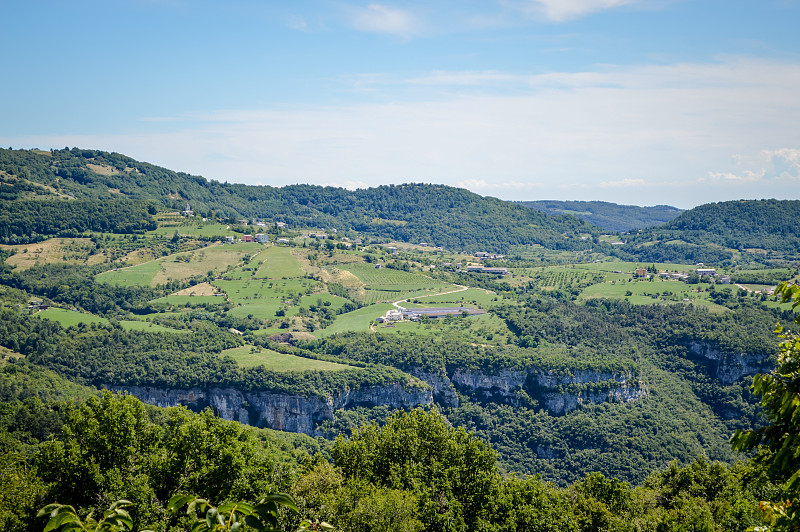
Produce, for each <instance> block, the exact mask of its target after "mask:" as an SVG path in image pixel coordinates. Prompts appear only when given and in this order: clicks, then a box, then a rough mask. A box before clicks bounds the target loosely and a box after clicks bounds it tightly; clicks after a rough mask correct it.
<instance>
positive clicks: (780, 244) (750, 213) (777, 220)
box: [624, 199, 800, 263]
mask: <svg viewBox="0 0 800 532" xmlns="http://www.w3.org/2000/svg"><path fill="white" fill-rule="evenodd" d="M799 228H800V200H774V199H770V200H740V201H724V202H720V203H709V204H706V205H700V206H698V207H695V208H693V209H690V210H688V211H686V212H684V213H682V214H681V215H680V216H678V217H677V218H675V219H674V220H672V221H671V222H669V223H666V224H664V225H662V226H659V227H656V228H651V229H647V230H644V231H642V232H641V233H639V234H636V235H631V236H630V237H626V241H627V245H626V246H625V248H624V251H626V252H628V253H631V254H632V255H634V256H636V257H638V258H639V259H640V260H653V261H667V260H673V259H675V260H680V259H683V258H688V257H691V258H695V259H697V260H698V261H701V262H714V263H721V262H726V261H727V263H731V262H732V261H737V260H739V261H742V260H758V261H761V262H766V263H769V262H773V263H774V262H777V261H781V260H792V261H797V260H798V259H799V258H800V252H798V250H800V229H799ZM703 257H706V259H705V260H703Z"/></svg>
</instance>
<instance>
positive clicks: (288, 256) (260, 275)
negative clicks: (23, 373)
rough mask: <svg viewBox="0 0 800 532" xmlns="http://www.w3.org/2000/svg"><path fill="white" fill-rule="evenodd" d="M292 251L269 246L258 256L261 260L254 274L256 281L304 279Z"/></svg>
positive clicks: (298, 262) (303, 274)
mask: <svg viewBox="0 0 800 532" xmlns="http://www.w3.org/2000/svg"><path fill="white" fill-rule="evenodd" d="M292 251H293V249H292V248H288V247H282V246H271V247H268V248H267V249H265V250H264V251H262V252H261V253H259V254H258V259H259V260H262V261H263V262H262V263H261V265H260V267H259V268H258V270H257V271H256V273H255V277H256V278H257V279H273V280H275V279H283V278H284V277H285V278H287V279H291V278H294V277H304V276H305V272H304V271H303V268H302V266H301V264H300V261H299V260H297V257H295V256H294V255H293V254H292Z"/></svg>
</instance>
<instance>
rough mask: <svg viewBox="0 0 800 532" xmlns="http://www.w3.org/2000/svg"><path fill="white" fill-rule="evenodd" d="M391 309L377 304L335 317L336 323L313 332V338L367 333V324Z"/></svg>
mask: <svg viewBox="0 0 800 532" xmlns="http://www.w3.org/2000/svg"><path fill="white" fill-rule="evenodd" d="M393 308H394V307H393V306H392V305H390V304H388V303H379V304H376V305H370V306H368V307H363V308H360V309H358V310H355V311H353V312H348V313H347V314H341V315H340V316H337V318H336V321H334V322H333V323H332V324H331V325H329V326H328V327H326V328H325V329H322V330H319V331H314V336H318V337H324V336H330V335H332V334H336V333H341V332H347V331H367V330H369V324H370V323H372V321H373V320H375V318H377V317H379V316H383V315H384V314H386V311H387V310H391V309H393Z"/></svg>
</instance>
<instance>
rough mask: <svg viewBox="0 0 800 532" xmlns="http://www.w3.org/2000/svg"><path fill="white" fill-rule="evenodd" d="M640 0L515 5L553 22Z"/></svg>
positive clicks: (541, 0)
mask: <svg viewBox="0 0 800 532" xmlns="http://www.w3.org/2000/svg"><path fill="white" fill-rule="evenodd" d="M641 1H642V0H527V1H525V2H521V3H518V4H517V5H518V6H519V7H520V8H522V9H523V10H525V11H527V12H529V13H535V14H537V15H540V16H543V17H545V18H547V19H548V20H552V21H554V22H564V21H566V20H572V19H576V18H580V17H583V16H586V15H589V14H591V13H597V12H599V11H605V10H608V9H614V8H618V7H622V6H625V5H629V4H635V3H638V2H641Z"/></svg>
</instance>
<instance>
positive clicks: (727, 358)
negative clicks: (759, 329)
mask: <svg viewBox="0 0 800 532" xmlns="http://www.w3.org/2000/svg"><path fill="white" fill-rule="evenodd" d="M689 350H690V351H691V352H692V353H694V354H695V355H698V356H701V357H703V358H705V359H706V360H709V361H711V363H712V368H711V371H712V373H713V376H714V377H716V378H717V379H719V380H720V381H721V382H722V383H723V384H733V383H734V382H736V381H738V380H739V379H741V378H742V377H744V376H746V375H755V374H756V373H762V372H766V371H769V369H770V357H769V355H767V354H759V355H753V354H750V355H745V354H742V353H730V352H725V351H721V350H720V349H719V348H717V347H715V346H713V345H711V344H710V343H708V342H698V341H693V342H691V343H690V344H689Z"/></svg>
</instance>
